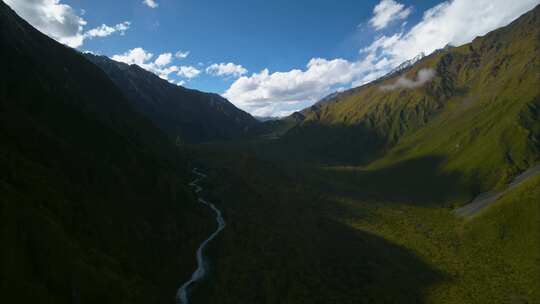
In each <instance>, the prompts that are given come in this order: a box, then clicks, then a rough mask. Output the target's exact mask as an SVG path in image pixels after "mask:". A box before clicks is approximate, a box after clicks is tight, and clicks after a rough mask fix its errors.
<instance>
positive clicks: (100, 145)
mask: <svg viewBox="0 0 540 304" xmlns="http://www.w3.org/2000/svg"><path fill="white" fill-rule="evenodd" d="M0 45H1V46H2V47H0V58H1V60H2V69H1V71H0V79H1V80H0V147H1V148H0V172H2V173H1V174H0V243H1V244H2V246H1V247H2V250H0V293H1V294H2V302H11V303H126V302H129V303H171V302H172V301H174V296H175V293H176V288H177V287H178V284H179V282H181V281H182V279H184V278H185V277H188V276H189V274H190V272H191V270H192V268H193V267H194V261H193V259H192V253H193V251H194V250H195V249H196V247H197V243H198V242H199V241H200V239H202V238H203V235H204V234H205V233H207V231H205V230H206V228H203V227H206V226H203V225H202V224H205V223H206V220H205V218H206V213H205V212H204V211H201V210H200V209H199V208H197V207H196V206H197V205H196V202H195V201H194V198H193V197H192V195H191V192H190V191H189V189H187V183H188V181H189V179H188V178H189V175H188V174H189V170H188V163H187V160H186V159H185V158H183V157H182V156H180V154H179V152H178V150H177V149H176V148H174V147H173V146H172V145H170V143H169V141H168V140H167V138H166V136H165V135H164V134H162V133H161V132H160V131H159V130H158V128H156V127H154V126H153V125H152V124H151V122H150V121H149V120H147V119H145V118H144V117H142V116H140V115H139V114H137V112H136V111H134V110H132V108H131V105H130V103H129V101H128V100H126V99H125V98H124V96H123V95H122V93H121V92H120V91H119V90H118V89H117V88H116V86H115V85H114V84H113V83H112V82H111V81H110V80H109V78H108V77H107V76H106V74H105V73H103V72H102V71H101V70H100V69H99V68H98V67H97V66H95V65H93V64H92V63H90V62H89V61H88V60H86V59H85V58H84V57H83V56H82V55H81V54H79V53H78V52H76V51H74V50H72V49H70V48H68V47H65V46H62V45H60V44H58V43H57V42H55V41H53V40H52V39H49V38H48V37H46V36H45V35H43V34H41V33H39V32H38V31H37V30H35V29H34V28H32V27H31V26H30V25H29V24H27V23H26V22H25V21H23V20H22V19H20V18H19V17H18V16H17V15H16V14H15V13H14V12H13V11H12V10H11V9H10V8H9V7H8V6H7V5H5V4H4V3H3V2H0ZM208 227H211V226H208ZM199 236H200V237H199Z"/></svg>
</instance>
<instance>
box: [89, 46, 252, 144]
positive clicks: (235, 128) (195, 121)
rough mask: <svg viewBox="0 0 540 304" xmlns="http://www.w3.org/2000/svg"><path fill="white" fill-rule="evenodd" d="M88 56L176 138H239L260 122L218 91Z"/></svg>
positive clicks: (137, 105) (190, 139)
mask: <svg viewBox="0 0 540 304" xmlns="http://www.w3.org/2000/svg"><path fill="white" fill-rule="evenodd" d="M84 56H85V57H86V58H87V59H89V60H90V61H91V62H93V63H95V64H96V65H97V66H99V67H100V68H101V69H102V70H103V71H104V72H105V73H106V74H107V75H108V76H109V78H110V79H111V80H112V81H113V82H114V83H115V84H116V86H117V87H118V88H119V89H120V90H121V91H122V93H123V94H124V96H126V97H127V99H128V100H129V101H130V102H131V104H132V105H133V107H134V108H135V109H136V110H137V111H138V112H139V113H141V114H143V115H144V116H146V117H148V118H149V119H150V120H151V121H152V122H153V123H154V124H155V125H156V126H158V127H159V128H160V129H161V130H163V131H164V132H165V133H166V134H167V135H168V136H169V137H170V138H172V139H173V140H175V141H179V142H184V143H186V142H187V143H197V142H205V141H212V140H227V139H233V138H239V137H242V136H244V135H245V134H247V133H248V132H250V131H251V128H253V127H254V126H256V125H257V123H258V121H257V120H256V119H254V118H253V117H252V116H251V115H249V114H248V113H246V112H244V111H242V110H240V109H238V108H236V107H235V106H234V105H233V104H232V103H230V102H229V101H228V100H227V99H225V98H223V97H221V96H220V95H218V94H212V93H204V92H200V91H197V90H190V89H186V88H184V87H181V86H177V85H175V84H171V83H169V82H168V81H166V80H163V79H161V78H159V77H158V76H156V75H155V74H153V73H151V72H148V71H146V70H144V69H142V68H141V67H139V66H137V65H128V64H125V63H121V62H116V61H114V60H112V59H109V58H107V57H105V56H96V55H92V54H90V53H86V54H84Z"/></svg>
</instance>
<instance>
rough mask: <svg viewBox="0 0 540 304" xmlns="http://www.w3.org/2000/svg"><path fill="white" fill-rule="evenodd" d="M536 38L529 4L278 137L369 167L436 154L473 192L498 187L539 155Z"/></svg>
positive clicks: (538, 13)
mask: <svg viewBox="0 0 540 304" xmlns="http://www.w3.org/2000/svg"><path fill="white" fill-rule="evenodd" d="M539 37H540V7H536V8H535V9H533V10H532V11H530V12H528V13H526V14H525V15H523V16H522V17H520V18H519V19H517V20H515V21H514V22H512V23H511V24H509V25H508V26H506V27H504V28H501V29H498V30H495V31H493V32H491V33H488V34H487V35H485V36H483V37H477V38H476V39H474V41H472V42H471V43H469V44H466V45H463V46H460V47H452V48H444V49H442V50H439V51H437V52H434V53H433V54H431V55H429V56H426V57H423V58H421V59H420V60H418V61H416V62H415V63H414V64H412V65H407V67H405V68H404V69H401V70H399V71H397V72H395V73H393V74H392V75H390V76H389V77H383V78H381V79H379V80H377V81H374V82H372V83H369V84H366V85H364V86H361V87H358V88H354V89H352V90H349V91H345V92H343V93H340V94H337V95H334V96H331V97H330V98H327V99H325V100H324V102H322V103H319V104H317V105H315V106H313V107H310V108H308V109H306V110H304V111H302V114H303V115H304V116H305V119H303V120H302V121H301V122H299V123H298V124H297V125H296V126H295V127H293V128H291V129H290V130H289V131H288V132H287V134H286V135H285V136H284V137H283V138H282V140H283V141H284V146H285V147H289V146H290V147H292V146H295V147H296V148H291V150H292V151H293V152H292V153H294V150H297V151H301V152H298V154H299V155H302V156H305V155H310V156H311V159H312V160H314V161H322V162H327V163H341V164H368V163H371V166H377V165H383V164H385V165H389V164H392V163H398V162H401V161H403V160H406V159H412V158H422V157H428V156H437V157H440V158H441V159H443V160H444V161H442V163H441V166H442V168H443V171H446V172H450V171H460V172H461V173H462V174H463V179H464V182H465V184H469V185H471V187H472V188H474V189H476V190H475V191H479V189H483V190H487V189H490V188H491V187H494V186H496V187H498V186H502V185H504V184H506V183H508V182H509V181H510V180H511V179H512V177H513V176H515V175H516V174H517V173H519V172H521V171H524V170H525V169H527V168H528V167H530V166H532V165H533V164H534V163H536V162H537V161H538V160H540V121H539V119H538V115H539V113H540V39H539ZM422 78H423V79H422ZM291 155H292V154H291ZM374 160H377V162H376V163H373V161H374ZM472 185H474V186H472Z"/></svg>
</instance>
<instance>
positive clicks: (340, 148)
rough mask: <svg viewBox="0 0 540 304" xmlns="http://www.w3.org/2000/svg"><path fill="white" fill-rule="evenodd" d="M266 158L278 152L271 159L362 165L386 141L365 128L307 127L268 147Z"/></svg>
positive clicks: (373, 155)
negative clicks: (269, 152)
mask: <svg viewBox="0 0 540 304" xmlns="http://www.w3.org/2000/svg"><path fill="white" fill-rule="evenodd" d="M267 146H270V147H266V148H265V149H266V151H264V152H263V154H268V151H273V150H274V152H275V153H274V155H272V157H271V158H274V159H275V158H276V157H278V158H279V157H281V158H282V159H283V160H284V161H289V162H298V161H301V162H310V163H319V164H327V165H362V164H366V163H367V162H368V161H371V160H373V158H374V157H375V156H376V155H377V153H379V152H380V151H381V150H382V149H383V147H384V140H383V139H382V138H381V137H380V136H378V135H377V134H376V133H375V132H373V131H372V130H369V129H368V128H367V127H365V126H363V125H355V126H347V125H332V126H326V125H315V124H311V125H305V126H302V127H297V128H294V129H292V130H290V131H289V132H288V133H287V134H285V135H284V136H283V137H282V138H281V139H279V140H278V141H276V142H274V143H273V144H271V145H267Z"/></svg>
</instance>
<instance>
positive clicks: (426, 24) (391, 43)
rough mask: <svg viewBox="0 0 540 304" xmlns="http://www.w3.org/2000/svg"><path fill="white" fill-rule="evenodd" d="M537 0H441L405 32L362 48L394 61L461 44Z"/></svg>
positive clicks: (513, 17) (489, 29)
mask: <svg viewBox="0 0 540 304" xmlns="http://www.w3.org/2000/svg"><path fill="white" fill-rule="evenodd" d="M538 3H539V2H538V0H521V1H507V0H475V1H469V0H454V1H446V2H443V3H441V4H439V5H437V6H435V7H433V8H431V9H429V10H427V11H426V12H425V13H424V16H423V18H422V20H421V21H420V22H419V23H418V24H416V25H415V26H413V27H412V28H411V29H410V31H408V32H401V33H397V34H394V35H392V36H382V37H381V38H380V39H378V40H376V41H375V42H374V43H373V44H371V45H370V46H369V47H368V48H366V49H364V51H367V52H371V53H378V54H379V55H380V56H384V57H388V59H389V60H391V61H392V63H393V64H399V63H400V62H402V61H404V60H407V59H410V58H412V57H414V56H416V55H418V54H420V53H422V52H424V53H425V54H430V53H432V52H433V51H435V50H437V49H439V48H443V47H444V46H446V45H447V44H451V45H456V46H458V45H462V44H465V43H467V42H470V41H472V39H474V38H475V37H477V36H481V35H484V34H486V33H488V32H489V31H492V30H494V29H496V28H499V27H501V26H505V25H507V24H509V23H510V22H511V21H513V20H514V19H516V18H517V17H519V16H520V15H521V14H523V13H525V12H526V11H528V10H530V9H532V8H533V7H534V6H535V5H537V4H538Z"/></svg>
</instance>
